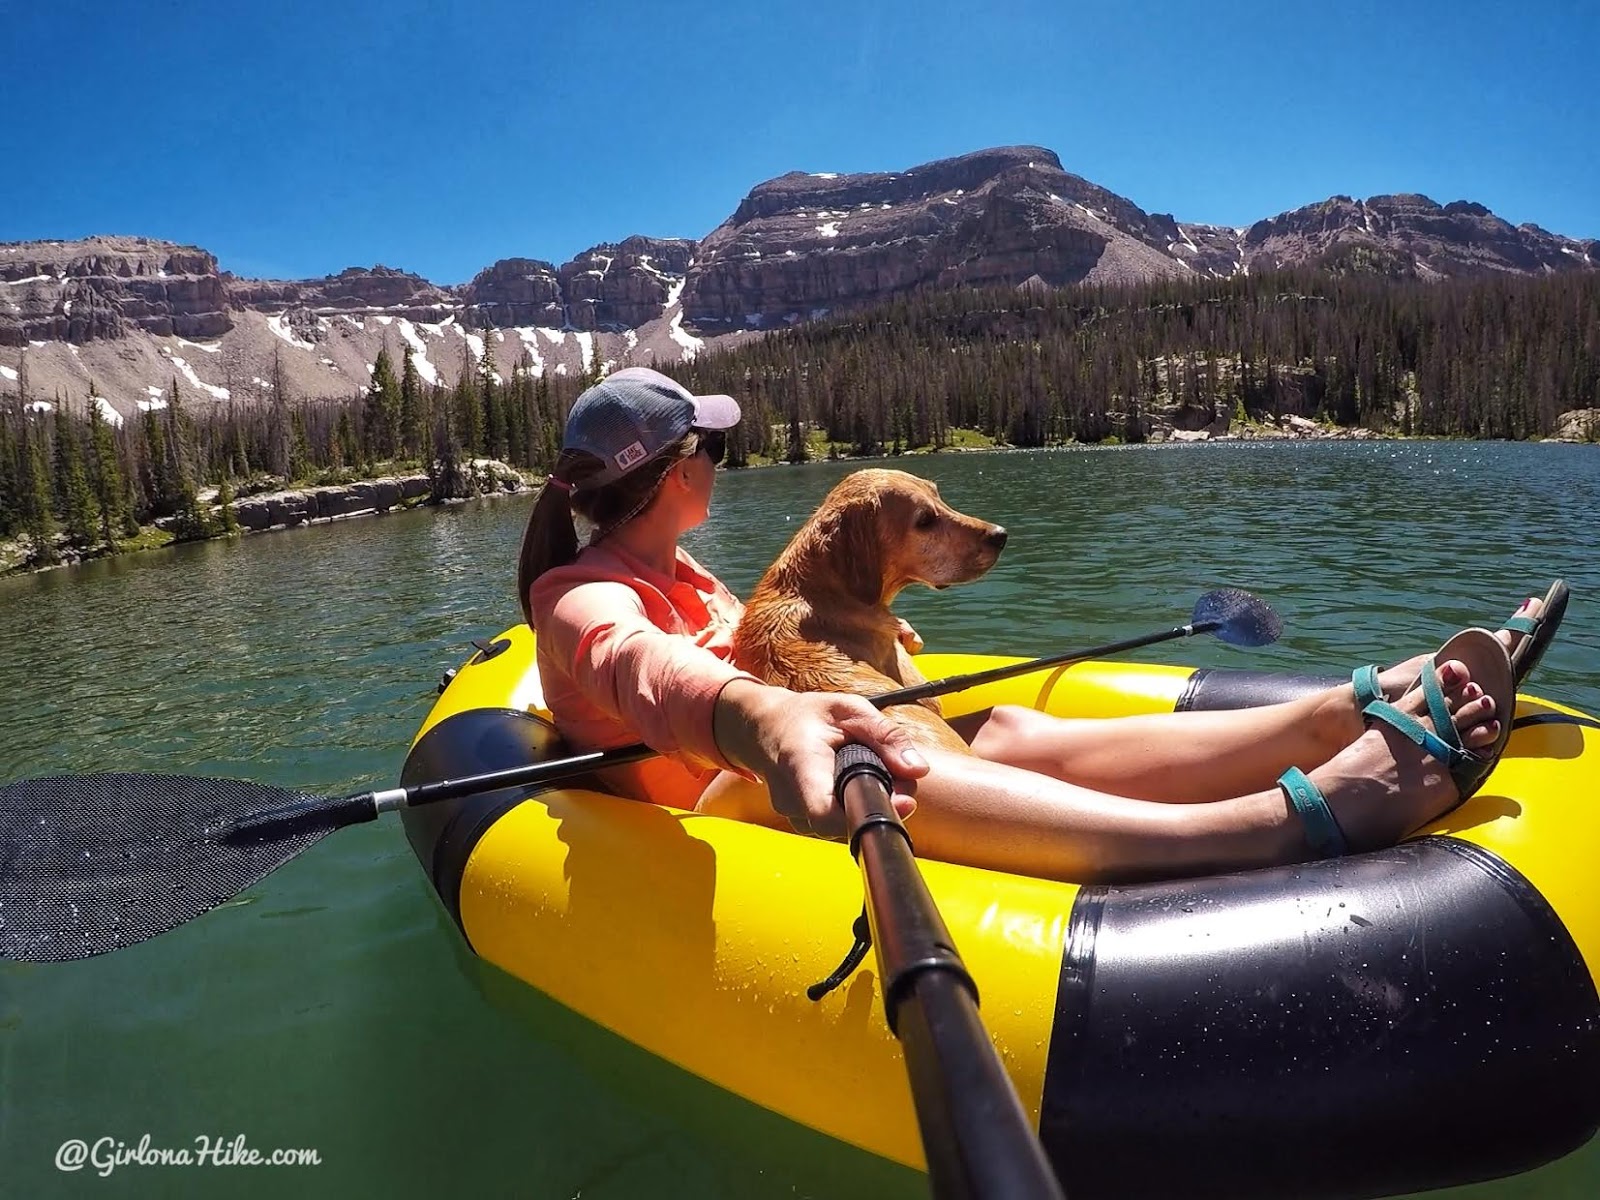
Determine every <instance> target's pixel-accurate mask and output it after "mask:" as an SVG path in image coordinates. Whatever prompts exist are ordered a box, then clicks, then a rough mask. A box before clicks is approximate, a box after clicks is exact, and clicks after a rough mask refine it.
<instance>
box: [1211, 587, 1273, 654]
mask: <svg viewBox="0 0 1600 1200" xmlns="http://www.w3.org/2000/svg"><path fill="white" fill-rule="evenodd" d="M1191 619H1192V621H1193V622H1194V624H1196V625H1198V624H1200V623H1201V622H1202V621H1205V622H1208V623H1209V622H1211V621H1216V622H1218V623H1219V626H1218V628H1217V629H1215V630H1213V632H1214V633H1215V634H1216V635H1217V637H1219V638H1221V639H1222V640H1223V641H1224V642H1227V643H1228V645H1230V646H1270V645H1271V644H1272V643H1273V642H1275V641H1277V640H1278V637H1279V635H1280V634H1282V633H1283V622H1282V621H1280V620H1279V619H1278V614H1277V613H1275V612H1273V611H1272V609H1271V608H1269V607H1268V606H1267V603H1266V601H1264V600H1258V599H1257V598H1256V597H1254V596H1252V595H1251V594H1250V593H1249V592H1246V591H1241V590H1240V589H1239V588H1218V589H1217V590H1216V591H1214V592H1207V593H1206V594H1205V595H1204V596H1201V597H1200V599H1198V600H1196V601H1195V603H1194V615H1193V617H1192V618H1191Z"/></svg>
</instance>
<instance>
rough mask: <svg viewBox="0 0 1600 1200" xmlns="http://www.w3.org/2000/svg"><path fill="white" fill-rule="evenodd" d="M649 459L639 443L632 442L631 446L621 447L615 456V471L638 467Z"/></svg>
mask: <svg viewBox="0 0 1600 1200" xmlns="http://www.w3.org/2000/svg"><path fill="white" fill-rule="evenodd" d="M649 457H650V455H649V453H648V452H647V451H646V450H645V448H644V446H643V444H642V443H640V442H634V443H633V444H632V445H631V446H625V447H623V449H622V451H621V452H620V453H618V454H617V455H616V459H615V461H616V464H617V470H619V471H626V470H629V469H631V468H633V467H636V466H638V465H639V464H640V463H642V462H643V461H644V460H645V459H647V458H649Z"/></svg>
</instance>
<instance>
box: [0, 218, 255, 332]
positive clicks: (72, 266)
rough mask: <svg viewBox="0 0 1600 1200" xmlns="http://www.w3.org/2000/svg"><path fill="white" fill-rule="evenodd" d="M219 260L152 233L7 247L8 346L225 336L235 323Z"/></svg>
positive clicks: (0, 289) (2, 271)
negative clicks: (140, 334)
mask: <svg viewBox="0 0 1600 1200" xmlns="http://www.w3.org/2000/svg"><path fill="white" fill-rule="evenodd" d="M229 308H230V304H229V298H228V294H227V289H226V288H225V287H224V285H223V282H222V277H221V275H220V274H219V273H218V271H217V260H216V259H215V258H214V257H213V256H212V255H210V254H208V253H206V252H205V251H204V250H200V249H197V248H195V247H193V246H174V245H172V244H171V243H170V242H158V241H153V240H151V239H149V238H132V237H93V238H86V239H84V240H83V241H79V242H13V243H9V244H6V245H3V246H0V345H6V346H25V345H27V343H28V342H30V341H63V342H86V341H89V340H90V339H91V338H97V337H98V338H118V337H124V336H126V335H127V334H129V333H131V332H133V331H134V330H143V331H144V332H146V333H152V334H157V335H160V336H168V337H170V336H177V337H191V338H193V337H217V336H219V335H220V334H222V333H224V332H226V331H227V330H228V329H229V328H230V327H231V326H232V320H231V318H230V316H229V311H228V310H229Z"/></svg>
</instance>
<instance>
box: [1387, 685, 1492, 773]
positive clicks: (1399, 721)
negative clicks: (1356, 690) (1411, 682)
mask: <svg viewBox="0 0 1600 1200" xmlns="http://www.w3.org/2000/svg"><path fill="white" fill-rule="evenodd" d="M1361 712H1362V715H1363V716H1368V717H1372V718H1374V719H1376V720H1379V721H1382V722H1383V723H1384V724H1385V725H1389V726H1392V727H1393V728H1395V729H1397V730H1398V731H1399V732H1400V734H1401V735H1402V736H1403V737H1406V738H1409V739H1410V740H1411V741H1413V742H1415V743H1416V744H1417V745H1419V746H1421V747H1422V748H1423V749H1424V750H1426V751H1427V752H1428V753H1429V754H1431V755H1433V757H1434V758H1437V759H1438V760H1439V761H1440V762H1442V763H1445V764H1446V765H1448V766H1451V767H1454V766H1456V765H1457V764H1459V763H1464V762H1471V761H1473V760H1474V758H1476V755H1474V754H1473V753H1472V752H1471V751H1469V750H1463V749H1462V748H1461V747H1460V746H1453V745H1451V744H1450V743H1449V742H1447V741H1445V740H1444V739H1443V738H1441V737H1439V736H1438V735H1437V734H1435V733H1434V732H1433V730H1431V729H1429V728H1428V727H1427V726H1425V725H1424V724H1423V723H1422V722H1421V721H1419V720H1417V719H1416V718H1415V717H1413V716H1412V715H1411V714H1410V713H1403V712H1401V711H1400V710H1399V709H1398V708H1396V707H1395V706H1394V705H1392V704H1390V703H1388V702H1387V701H1384V700H1374V701H1373V702H1372V703H1371V704H1369V705H1367V706H1366V707H1365V708H1364V709H1362V710H1361ZM1443 728H1445V729H1448V730H1450V731H1451V732H1452V733H1454V732H1455V725H1454V723H1453V722H1452V721H1451V720H1450V719H1449V718H1448V717H1446V719H1445V723H1444V725H1443Z"/></svg>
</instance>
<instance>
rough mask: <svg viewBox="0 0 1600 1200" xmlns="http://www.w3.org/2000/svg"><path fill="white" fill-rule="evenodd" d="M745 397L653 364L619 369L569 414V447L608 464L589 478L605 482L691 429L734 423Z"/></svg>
mask: <svg viewBox="0 0 1600 1200" xmlns="http://www.w3.org/2000/svg"><path fill="white" fill-rule="evenodd" d="M738 423H739V403H738V401H736V400H735V399H734V398H733V397H732V396H696V395H693V394H691V393H690V392H688V391H687V390H685V388H684V387H683V385H682V384H680V383H678V382H677V381H676V380H674V379H669V378H668V377H667V376H665V375H663V374H662V373H661V372H660V371H652V370H651V369H650V368H649V367H624V368H623V369H622V370H620V371H613V372H612V373H611V374H610V375H607V376H606V377H605V378H604V379H602V380H601V381H600V382H599V383H597V384H595V385H594V386H593V387H592V388H590V389H589V390H588V391H586V392H584V393H583V395H581V396H579V397H578V399H577V401H576V402H575V403H574V404H573V406H572V411H571V412H570V413H568V414H567V430H566V434H565V435H564V437H563V440H562V443H561V448H562V449H563V450H582V451H584V452H585V453H588V454H592V455H594V456H595V457H596V458H598V459H600V460H601V461H602V462H604V463H605V464H606V466H605V470H603V471H601V472H600V473H599V474H598V475H593V476H590V477H589V478H587V479H585V480H584V481H583V483H584V490H585V491H588V490H591V489H593V488H597V487H603V486H605V485H606V484H608V483H612V482H614V481H616V480H618V479H621V478H622V477H623V476H624V475H626V474H627V473H628V472H629V471H632V470H633V469H634V468H635V467H639V466H642V465H643V464H645V463H647V462H649V461H650V460H651V459H653V458H655V457H656V456H657V455H659V454H660V453H661V452H662V451H663V450H665V449H666V448H667V447H668V446H671V445H673V444H674V443H675V442H677V441H679V440H680V439H681V438H682V437H683V435H684V434H686V433H688V432H689V431H690V430H691V429H732V428H733V427H734V426H735V425H737V424H738Z"/></svg>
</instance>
